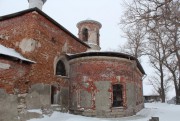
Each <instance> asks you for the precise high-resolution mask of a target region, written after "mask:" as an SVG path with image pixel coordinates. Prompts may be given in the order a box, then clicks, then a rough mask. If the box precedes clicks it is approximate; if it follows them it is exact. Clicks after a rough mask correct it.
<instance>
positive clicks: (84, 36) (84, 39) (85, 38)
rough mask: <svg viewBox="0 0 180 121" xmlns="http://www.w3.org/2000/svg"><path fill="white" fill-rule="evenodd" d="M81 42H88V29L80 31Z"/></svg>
mask: <svg viewBox="0 0 180 121" xmlns="http://www.w3.org/2000/svg"><path fill="white" fill-rule="evenodd" d="M82 36H83V37H82V40H83V41H88V29H86V28H84V29H83V30H82Z"/></svg>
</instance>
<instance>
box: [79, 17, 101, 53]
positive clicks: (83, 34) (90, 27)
mask: <svg viewBox="0 0 180 121" xmlns="http://www.w3.org/2000/svg"><path fill="white" fill-rule="evenodd" d="M101 27H102V25H101V23H99V22H97V21H94V20H84V21H80V22H79V23H78V24H77V28H78V29H79V33H78V36H79V39H80V40H82V41H83V42H85V43H87V44H88V45H89V46H90V47H91V49H90V50H88V51H99V50H100V49H101V48H100V42H99V41H100V39H99V37H100V34H99V30H100V28H101Z"/></svg>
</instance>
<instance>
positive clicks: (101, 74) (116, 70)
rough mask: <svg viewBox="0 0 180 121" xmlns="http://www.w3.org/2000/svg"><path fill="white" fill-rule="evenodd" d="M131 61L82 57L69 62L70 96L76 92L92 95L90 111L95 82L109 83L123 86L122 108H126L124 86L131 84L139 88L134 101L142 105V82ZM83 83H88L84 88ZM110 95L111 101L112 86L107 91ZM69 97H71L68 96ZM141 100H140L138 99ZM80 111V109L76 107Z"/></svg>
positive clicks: (93, 101)
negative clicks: (85, 92)
mask: <svg viewBox="0 0 180 121" xmlns="http://www.w3.org/2000/svg"><path fill="white" fill-rule="evenodd" d="M133 64H134V63H133V61H128V60H123V59H122V60H120V59H117V58H111V59H110V58H108V57H107V58H103V57H102V58H100V57H99V58H96V57H94V58H93V57H92V58H86V57H82V58H80V59H77V60H76V59H75V60H72V61H71V62H70V66H71V70H70V73H71V77H70V82H71V83H72V84H71V85H72V87H71V90H70V94H74V93H78V91H77V90H84V91H87V92H89V93H91V94H92V99H91V100H92V107H91V108H90V109H93V110H94V109H95V108H96V107H95V97H94V95H95V93H97V92H98V91H99V89H98V88H97V87H96V85H95V82H97V81H110V83H111V84H112V85H113V84H117V83H118V84H119V83H120V84H122V85H123V107H124V109H126V107H127V103H126V102H127V97H126V90H127V89H126V84H127V83H133V84H134V85H137V86H136V87H137V88H139V89H140V90H138V91H139V92H138V93H137V95H136V98H137V99H136V100H138V101H137V102H138V104H140V103H142V98H141V97H142V80H141V76H142V75H141V73H140V72H139V70H138V69H137V67H134V66H135V65H133ZM83 83H88V86H85V85H84V84H83ZM108 92H110V93H111V96H110V97H109V98H110V99H111V100H112V101H113V94H112V86H111V87H110V88H109V89H108ZM77 95H78V94H77ZM70 97H71V96H70ZM139 98H141V99H139ZM78 108H79V109H81V108H82V107H78Z"/></svg>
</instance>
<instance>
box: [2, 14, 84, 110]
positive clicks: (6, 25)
mask: <svg viewBox="0 0 180 121" xmlns="http://www.w3.org/2000/svg"><path fill="white" fill-rule="evenodd" d="M0 28H1V29H0V44H2V45H4V46H6V47H10V48H13V49H15V50H16V51H17V52H19V53H21V54H22V55H23V56H24V57H26V58H28V59H31V60H33V61H35V62H36V63H35V64H32V65H25V64H23V63H19V62H14V61H13V62H12V65H13V66H9V63H10V62H9V59H1V58H0V62H1V64H0V66H1V68H3V70H2V69H0V72H1V73H0V88H1V89H5V91H6V92H7V93H9V94H16V93H17V94H22V95H21V96H20V97H19V98H21V99H22V100H25V101H23V103H24V104H22V105H21V106H22V108H21V111H22V110H24V109H25V110H26V108H28V109H31V108H35V107H36V106H37V107H38V108H39V107H41V106H43V105H46V104H49V105H50V96H51V95H50V86H51V85H57V86H58V89H59V91H60V101H59V104H60V105H61V106H62V107H63V108H65V109H66V110H67V108H68V105H69V101H68V98H69V86H68V85H69V84H68V75H67V76H66V77H62V76H57V75H55V68H56V64H57V62H58V60H59V59H62V60H63V62H65V66H66V68H67V71H68V68H69V67H68V63H67V60H65V59H63V58H62V56H63V55H64V54H65V53H79V52H84V51H86V50H87V47H86V46H85V45H83V44H81V43H80V42H78V41H77V40H76V39H74V38H73V37H72V36H70V35H69V34H68V33H67V32H64V30H62V29H61V28H59V27H57V26H56V25H55V24H53V23H52V22H51V21H49V20H47V19H46V18H45V17H44V16H42V15H41V14H39V13H38V12H36V11H34V12H28V13H25V14H23V15H21V16H17V17H13V18H8V19H4V20H2V19H1V20H0ZM2 63H3V64H2ZM4 63H5V64H4ZM12 67H13V68H12ZM4 68H5V69H4ZM19 71H21V72H19ZM67 73H68V72H67ZM16 78H17V81H16ZM17 82H18V83H17ZM42 84H43V85H42ZM45 85H46V86H45ZM37 86H39V88H40V89H41V91H38V90H37V89H38V87H37ZM16 87H17V89H16ZM35 87H36V88H35ZM43 91H45V92H47V93H45V92H43ZM41 92H43V93H41ZM31 97H35V98H33V99H32V98H31ZM42 99H43V100H42ZM18 100H19V99H18ZM36 101H37V103H34V102H36ZM18 103H19V102H18Z"/></svg>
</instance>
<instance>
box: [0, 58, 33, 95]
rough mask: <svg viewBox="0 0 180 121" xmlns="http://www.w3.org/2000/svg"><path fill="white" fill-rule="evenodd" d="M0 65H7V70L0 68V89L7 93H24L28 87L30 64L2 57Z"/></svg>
mask: <svg viewBox="0 0 180 121" xmlns="http://www.w3.org/2000/svg"><path fill="white" fill-rule="evenodd" d="M0 63H1V64H8V65H9V69H2V68H0V88H3V89H5V90H6V91H7V92H8V93H18V92H19V91H20V92H21V91H22V92H25V91H26V90H27V88H28V86H29V80H27V77H28V74H29V70H30V68H31V64H28V63H25V62H21V61H19V60H11V59H10V60H9V59H8V60H7V59H4V58H2V57H0ZM16 89H17V90H16Z"/></svg>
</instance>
